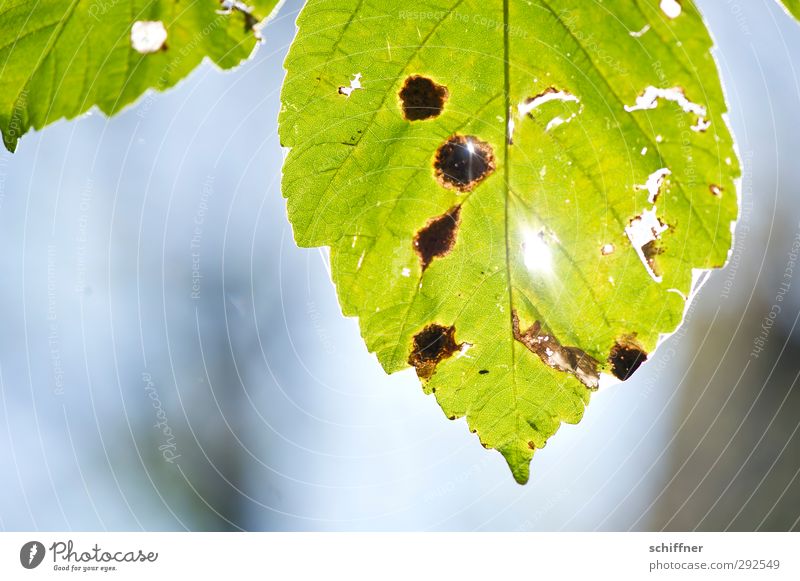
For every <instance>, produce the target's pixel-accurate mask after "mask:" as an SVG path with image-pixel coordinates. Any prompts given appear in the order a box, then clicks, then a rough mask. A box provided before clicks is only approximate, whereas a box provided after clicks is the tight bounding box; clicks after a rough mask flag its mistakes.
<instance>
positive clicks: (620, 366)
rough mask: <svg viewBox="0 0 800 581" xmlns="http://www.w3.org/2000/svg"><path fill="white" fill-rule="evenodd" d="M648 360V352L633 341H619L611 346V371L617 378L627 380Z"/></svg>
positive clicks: (609, 359)
mask: <svg viewBox="0 0 800 581" xmlns="http://www.w3.org/2000/svg"><path fill="white" fill-rule="evenodd" d="M645 361H647V353H645V352H644V351H643V350H642V349H641V348H639V347H637V346H636V345H633V344H632V343H628V342H626V343H617V344H616V345H614V347H612V348H611V354H610V355H609V357H608V362H609V363H610V364H611V372H612V373H613V374H614V376H615V377H616V378H617V379H620V380H622V381H625V380H626V379H628V378H629V377H630V376H631V375H633V374H634V372H635V371H636V370H637V369H639V366H640V365H641V364H642V363H644V362H645Z"/></svg>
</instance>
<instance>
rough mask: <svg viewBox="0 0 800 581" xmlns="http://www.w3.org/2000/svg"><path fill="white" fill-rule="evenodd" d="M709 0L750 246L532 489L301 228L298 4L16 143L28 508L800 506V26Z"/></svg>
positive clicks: (12, 162) (11, 377) (2, 405)
mask: <svg viewBox="0 0 800 581" xmlns="http://www.w3.org/2000/svg"><path fill="white" fill-rule="evenodd" d="M697 4H698V5H699V6H700V8H701V9H702V10H703V11H704V13H705V14H706V17H707V19H708V22H709V26H710V28H711V30H712V32H713V35H714V37H715V39H716V41H717V44H718V47H717V51H716V56H717V58H718V62H719V64H720V68H721V72H722V76H723V79H724V83H725V87H726V89H727V92H728V96H729V101H730V107H731V115H730V118H731V124H732V127H733V130H734V132H735V135H736V137H737V139H738V143H739V148H740V151H741V156H742V162H743V165H744V176H743V180H742V190H743V191H742V195H743V199H742V217H741V221H740V223H739V226H738V229H737V233H736V243H735V248H734V252H733V255H732V258H731V262H730V264H729V265H728V267H727V268H726V269H725V270H724V271H721V272H716V273H714V274H713V276H711V278H710V281H709V282H708V283H707V284H706V285H705V286H704V287H703V289H702V291H701V292H700V294H699V296H698V298H697V300H696V302H695V303H693V307H692V309H691V311H690V312H689V314H688V316H687V321H686V323H685V325H684V326H683V327H681V329H680V330H679V331H678V333H677V334H676V335H674V336H673V337H672V338H671V339H670V340H669V341H668V342H666V343H665V344H664V345H662V346H661V347H660V349H659V350H658V351H657V353H656V354H655V356H653V357H652V358H651V360H650V361H649V362H648V364H647V365H645V366H644V367H643V368H642V369H641V370H640V371H639V372H638V373H637V374H636V375H635V376H634V378H633V379H631V380H629V381H628V382H626V383H625V384H622V385H619V386H616V387H614V388H611V389H609V390H607V391H604V392H601V393H599V394H598V395H597V396H595V397H594V398H593V401H592V403H591V405H590V406H589V408H588V410H587V413H586V416H585V418H584V420H583V422H582V423H581V424H580V425H579V426H563V427H562V428H561V430H560V432H559V434H558V436H557V437H555V438H553V439H552V440H551V441H550V442H549V443H548V446H547V448H546V449H544V450H541V451H539V452H537V454H536V458H535V460H534V463H533V469H532V476H531V481H530V483H529V484H528V485H527V486H524V487H523V486H519V485H517V484H516V483H515V482H514V481H513V479H512V478H511V475H510V473H509V471H508V469H507V468H506V465H505V462H504V461H503V459H502V458H501V457H500V455H499V454H497V453H496V452H488V451H486V450H484V449H483V448H482V447H481V446H480V445H478V442H477V441H476V439H475V437H474V436H473V435H472V434H470V433H469V432H468V430H467V429H466V426H465V424H464V422H463V420H462V421H458V422H448V421H446V420H445V418H444V416H443V414H442V413H441V410H440V409H439V407H438V406H437V405H436V402H435V401H434V400H433V399H432V398H430V397H426V396H425V395H424V394H423V393H422V390H421V389H420V387H419V384H418V382H417V379H416V376H415V375H414V373H413V371H411V370H407V371H405V372H402V373H398V374H396V375H393V376H387V375H385V374H384V372H383V371H382V370H381V368H380V366H379V364H378V363H377V360H376V359H375V357H374V356H372V355H371V354H369V353H368V352H367V351H366V349H365V347H364V345H363V343H362V340H361V338H360V336H359V331H358V326H357V322H356V321H355V320H353V319H345V318H344V317H342V315H341V313H340V310H339V307H338V304H337V300H336V294H335V291H334V288H333V286H332V284H331V282H330V279H329V276H328V272H327V270H326V268H327V265H326V260H325V255H324V252H321V251H319V250H307V249H298V248H297V247H296V246H295V245H294V243H293V240H292V234H291V231H290V227H289V225H288V222H287V219H286V213H285V207H284V201H283V199H282V197H281V194H280V188H279V181H280V166H281V162H282V156H283V152H282V150H281V148H280V144H279V142H278V139H277V136H276V133H275V130H276V119H277V115H278V110H279V87H280V83H281V81H282V79H283V70H282V68H281V64H282V61H283V58H284V56H285V54H286V50H287V48H288V44H289V43H290V42H291V39H292V36H293V34H294V31H295V27H294V20H295V17H296V16H297V12H298V10H299V9H300V6H301V2H299V1H298V0H290V1H288V2H286V4H285V5H284V6H283V7H282V8H281V10H280V13H279V14H278V16H277V17H276V18H275V19H274V20H273V21H272V22H271V23H270V24H269V25H268V26H267V27H266V30H265V39H266V41H265V43H264V44H263V45H262V46H261V47H260V49H259V50H258V52H257V54H256V55H255V57H254V58H253V59H252V60H251V61H250V62H248V63H246V64H245V65H243V66H241V67H239V68H238V69H236V70H235V71H233V72H227V73H223V72H220V71H218V70H216V69H215V68H214V67H212V66H210V65H204V66H202V67H200V68H199V69H198V70H196V71H195V72H194V73H193V74H192V75H191V77H190V78H189V79H188V80H186V81H184V82H183V83H181V84H180V85H179V87H178V88H176V89H174V90H171V91H169V92H167V93H165V94H155V95H148V96H147V97H145V98H144V99H143V100H141V101H140V102H139V103H138V104H137V105H136V106H134V107H131V108H129V109H127V110H126V111H125V112H124V113H122V114H121V115H119V116H118V117H116V118H114V119H112V120H108V119H106V118H104V117H103V116H101V115H97V114H90V115H88V116H85V117H83V118H81V119H79V120H75V121H72V122H63V121H62V122H59V123H57V124H55V125H53V126H51V127H50V128H48V129H46V130H45V131H43V132H42V133H39V134H31V135H28V136H27V137H25V138H24V139H23V140H22V141H21V143H20V147H19V150H18V152H17V153H16V154H15V155H13V156H12V155H10V154H8V153H6V152H5V151H3V152H2V153H0V246H2V252H0V265H1V267H2V274H3V275H2V277H0V300H1V301H2V305H3V309H2V332H0V466H2V468H3V469H2V471H0V490H2V494H0V529H2V530H35V529H43V530H184V529H187V530H239V529H246V530H513V531H517V530H519V531H523V530H590V531H591V530H662V529H663V530H695V529H696V530H791V529H793V530H798V529H800V435H798V427H800V387H798V385H797V381H798V374H800V331H799V330H798V324H797V323H798V317H799V316H800V280H798V279H797V275H798V273H800V267H798V266H797V265H794V264H793V262H792V260H793V258H795V259H796V256H792V253H793V248H794V251H795V254H796V250H797V248H798V244H800V239H798V236H800V195H798V194H799V193H800V187H799V186H798V183H800V163H797V154H798V151H800V131H798V128H800V78H798V71H797V70H796V69H795V64H796V62H800V59H798V58H797V57H800V26H798V25H797V23H795V22H794V21H792V20H791V19H790V18H789V17H788V16H786V15H785V14H784V13H783V12H782V11H781V9H780V8H779V7H778V6H777V4H776V3H775V2H774V1H773V0H746V1H745V0H725V1H720V0H698V1H697ZM787 269H789V270H787ZM792 269H793V271H792ZM785 274H788V278H784V275H785ZM793 275H795V276H794V279H793V278H792V276H793ZM787 281H788V282H790V283H791V284H790V287H789V288H788V289H787V288H786V287H785V286H784V287H783V288H782V287H781V283H783V282H787ZM755 341H758V348H757V349H754V347H756V343H754V342H755ZM759 349H760V351H759Z"/></svg>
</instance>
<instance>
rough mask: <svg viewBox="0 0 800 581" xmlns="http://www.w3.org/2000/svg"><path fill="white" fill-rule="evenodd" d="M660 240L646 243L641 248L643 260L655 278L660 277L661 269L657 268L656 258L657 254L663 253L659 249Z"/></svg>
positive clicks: (662, 250)
mask: <svg viewBox="0 0 800 581" xmlns="http://www.w3.org/2000/svg"><path fill="white" fill-rule="evenodd" d="M660 242H661V241H660V240H651V241H650V242H647V243H646V244H645V245H644V246H642V254H643V255H644V259H645V260H646V261H647V264H648V266H650V270H651V271H652V272H653V274H654V275H655V276H658V277H660V276H661V274H662V273H661V268H660V267H659V266H658V261H657V260H656V257H657V256H658V255H659V254H663V253H664V249H663V248H662V247H661V244H660Z"/></svg>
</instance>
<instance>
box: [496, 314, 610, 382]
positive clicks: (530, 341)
mask: <svg viewBox="0 0 800 581" xmlns="http://www.w3.org/2000/svg"><path fill="white" fill-rule="evenodd" d="M512 324H513V330H514V339H516V340H517V341H519V342H520V343H522V344H523V345H525V346H526V347H527V348H528V349H529V350H530V351H531V352H532V353H533V354H535V355H537V356H538V357H539V359H541V360H542V361H543V362H544V364H545V365H547V366H549V367H552V368H553V369H556V370H558V371H563V372H565V373H570V374H572V375H574V376H575V377H576V378H578V380H579V381H580V382H581V383H582V384H584V385H585V386H586V387H588V388H589V389H597V387H598V386H599V385H600V373H599V371H598V370H597V367H598V363H597V361H596V360H595V359H594V358H593V357H591V356H590V355H588V354H587V353H586V352H585V351H583V350H582V349H579V348H578V347H565V346H564V345H562V344H561V342H560V341H559V340H558V339H556V338H555V337H553V335H552V334H550V333H548V332H546V331H544V330H543V329H542V324H541V323H540V322H539V321H536V322H535V323H534V324H533V325H532V326H531V327H530V328H529V329H528V330H526V331H524V332H522V331H520V328H519V316H517V313H516V311H514V312H513V313H512Z"/></svg>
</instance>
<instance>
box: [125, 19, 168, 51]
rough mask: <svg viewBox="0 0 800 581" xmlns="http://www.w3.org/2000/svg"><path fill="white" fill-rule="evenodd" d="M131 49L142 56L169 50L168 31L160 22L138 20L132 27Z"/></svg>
mask: <svg viewBox="0 0 800 581" xmlns="http://www.w3.org/2000/svg"><path fill="white" fill-rule="evenodd" d="M131 47H133V50H135V51H136V52H138V53H141V54H152V53H154V52H158V51H160V50H166V49H167V29H166V27H165V26H164V23H163V22H161V21H160V20H138V21H136V22H134V23H133V26H132V27H131Z"/></svg>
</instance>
